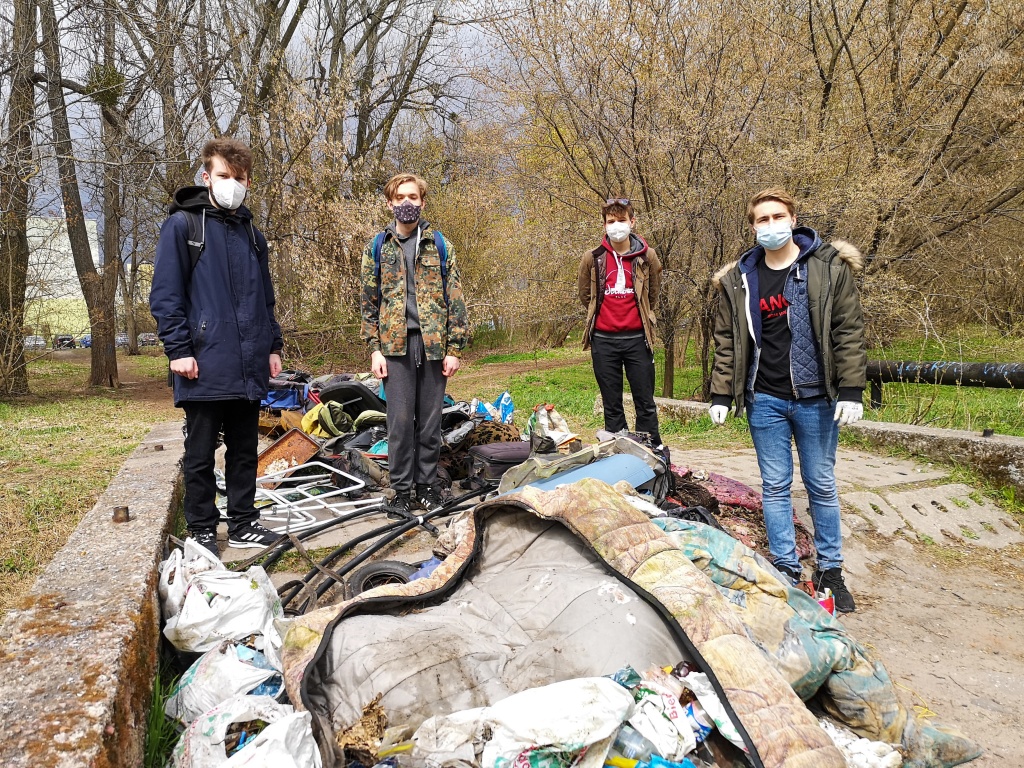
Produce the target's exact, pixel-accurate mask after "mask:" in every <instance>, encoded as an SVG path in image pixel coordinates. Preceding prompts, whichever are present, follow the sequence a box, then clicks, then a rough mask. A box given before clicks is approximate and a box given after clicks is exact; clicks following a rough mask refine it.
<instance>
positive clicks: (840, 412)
mask: <svg viewBox="0 0 1024 768" xmlns="http://www.w3.org/2000/svg"><path fill="white" fill-rule="evenodd" d="M863 418H864V405H863V404H862V403H854V402H851V401H849V400H840V401H839V402H838V403H836V415H835V416H834V417H833V418H832V420H833V421H838V422H839V426H840V427H845V426H846V425H847V424H856V423H857V422H858V421H860V420H861V419H863Z"/></svg>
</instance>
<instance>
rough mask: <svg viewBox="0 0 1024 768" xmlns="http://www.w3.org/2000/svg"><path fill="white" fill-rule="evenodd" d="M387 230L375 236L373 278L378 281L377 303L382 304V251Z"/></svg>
mask: <svg viewBox="0 0 1024 768" xmlns="http://www.w3.org/2000/svg"><path fill="white" fill-rule="evenodd" d="M387 234H388V233H387V232H378V233H377V234H376V235H375V236H374V238H373V279H374V280H375V281H377V305H378V306H380V298H381V292H380V252H381V249H382V248H383V247H384V238H385V237H387Z"/></svg>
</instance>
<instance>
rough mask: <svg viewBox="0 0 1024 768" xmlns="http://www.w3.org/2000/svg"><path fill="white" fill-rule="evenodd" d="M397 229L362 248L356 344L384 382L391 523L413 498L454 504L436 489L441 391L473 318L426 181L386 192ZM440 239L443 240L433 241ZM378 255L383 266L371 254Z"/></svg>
mask: <svg viewBox="0 0 1024 768" xmlns="http://www.w3.org/2000/svg"><path fill="white" fill-rule="evenodd" d="M384 196H385V197H386V198H387V205H388V208H389V209H390V210H391V211H392V213H394V215H395V218H394V220H393V221H392V222H391V223H390V224H389V225H388V226H387V228H386V229H385V230H384V236H383V241H382V242H381V243H380V244H379V246H378V248H376V249H375V247H374V244H375V240H376V239H377V238H374V240H371V241H370V242H369V243H367V245H366V248H364V249H363V262H362V291H361V295H360V301H359V307H360V313H361V315H362V327H361V332H360V335H361V336H362V339H363V341H365V342H366V344H367V346H368V347H369V348H370V364H371V368H372V370H373V374H374V376H376V377H377V378H378V379H381V380H383V381H384V382H385V393H386V397H387V403H388V409H387V417H388V467H389V469H390V474H391V488H392V490H394V491H395V497H394V499H393V500H392V501H391V503H390V504H389V506H388V511H389V512H390V513H391V514H394V515H399V516H407V515H409V513H410V510H411V507H412V502H413V500H414V499H415V500H416V501H418V502H419V504H420V505H421V506H423V507H424V508H425V509H427V510H432V509H437V508H438V507H440V506H441V505H442V504H443V503H444V502H445V501H446V500H447V499H448V498H450V495H449V494H448V492H447V490H446V489H444V488H442V487H441V485H440V484H439V483H438V481H437V460H438V457H439V455H440V451H441V409H442V407H443V404H444V391H445V383H446V382H447V380H448V379H449V378H450V377H452V376H454V375H455V372H456V371H458V370H459V355H460V353H461V351H462V349H463V347H465V345H466V342H467V340H468V336H469V317H468V315H467V312H466V302H465V300H464V299H463V296H462V281H461V279H460V276H459V269H458V265H457V263H456V260H455V252H454V249H453V248H452V244H451V243H450V242H449V241H448V240H447V239H445V240H444V241H443V243H444V253H441V252H440V251H439V250H438V247H437V242H436V240H435V233H434V231H433V230H432V229H431V228H430V224H429V223H428V222H427V221H425V220H424V219H423V218H422V216H421V214H422V212H423V207H424V202H425V198H426V196H427V184H426V182H425V181H424V180H423V179H421V178H419V177H418V176H415V175H413V174H411V173H400V174H398V175H396V176H394V177H392V178H391V180H390V181H388V183H387V184H386V185H385V186H384ZM438 236H439V237H442V236H441V235H440V234H439V233H438ZM375 250H376V251H377V253H379V257H378V256H377V254H375Z"/></svg>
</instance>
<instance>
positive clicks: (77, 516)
mask: <svg viewBox="0 0 1024 768" xmlns="http://www.w3.org/2000/svg"><path fill="white" fill-rule="evenodd" d="M119 364H120V371H121V378H122V381H123V382H124V384H125V385H124V386H123V387H122V388H121V389H120V390H117V391H112V390H105V389H94V388H90V387H88V386H87V382H88V378H89V351H88V350H75V351H73V352H61V353H56V354H54V355H47V356H44V357H41V358H40V359H38V360H36V361H34V362H32V363H30V364H29V386H30V387H31V390H32V394H31V395H28V396H25V397H21V398H17V399H12V400H8V401H6V402H4V403H0V527H2V530H3V531H4V534H5V535H4V536H3V537H2V539H0V612H3V611H5V610H6V609H7V608H9V607H10V605H11V604H12V603H13V602H14V600H16V599H17V597H19V596H20V595H21V594H23V593H24V592H25V591H26V590H27V589H28V588H29V586H30V585H31V583H32V581H33V580H34V579H35V577H36V576H37V575H38V573H39V571H40V569H42V568H43V567H45V566H46V564H47V563H48V562H49V561H50V559H51V558H52V556H53V554H54V552H56V551H57V550H58V549H59V548H60V547H62V546H63V545H64V543H65V542H66V541H67V538H68V536H69V535H70V534H71V532H72V531H73V530H74V529H75V526H77V525H78V522H79V520H81V518H82V516H83V515H84V514H85V513H86V512H87V511H89V509H91V508H92V506H93V504H95V503H96V499H97V498H98V497H99V496H100V494H101V493H102V492H103V490H104V489H105V488H106V487H107V485H108V484H109V482H110V479H111V478H112V477H113V476H114V474H115V473H116V472H117V471H118V469H119V468H120V465H121V463H122V462H123V461H124V457H125V456H127V455H128V454H129V453H131V451H133V450H134V449H135V447H136V446H137V445H138V444H139V442H140V441H141V439H142V438H143V437H144V436H145V435H146V433H147V432H148V431H149V429H150V428H151V427H152V425H153V424H155V423H157V422H161V421H166V420H169V419H177V418H180V415H179V412H178V411H176V410H175V409H174V408H173V405H172V403H171V398H170V393H169V392H168V390H167V389H166V387H164V386H163V382H164V381H165V379H166V372H167V363H166V358H163V357H162V356H157V355H156V354H144V355H137V356H134V357H127V356H120V357H119Z"/></svg>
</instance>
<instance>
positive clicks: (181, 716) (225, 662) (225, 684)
mask: <svg viewBox="0 0 1024 768" xmlns="http://www.w3.org/2000/svg"><path fill="white" fill-rule="evenodd" d="M240 649H244V650H242V652H241V653H239V651H240ZM254 653H257V652H252V651H249V649H248V648H245V646H238V645H235V644H234V643H232V642H228V641H226V642H223V643H221V644H220V645H218V646H217V647H216V648H214V649H213V650H212V651H207V652H206V653H205V654H203V656H202V658H200V659H199V660H198V661H196V663H195V664H193V665H192V666H191V667H189V668H188V671H187V672H185V674H184V675H182V676H181V679H180V680H179V681H178V684H177V685H176V686H175V688H174V690H173V691H171V695H170V696H169V697H168V699H167V701H166V703H165V704H164V713H165V714H166V715H167V716H168V717H170V718H173V719H175V720H179V721H181V722H182V723H184V724H185V725H188V724H189V723H191V722H192V721H193V720H195V719H196V718H197V717H199V716H200V715H202V714H203V713H204V712H208V711H209V710H211V709H213V708H214V707H216V706H217V705H218V704H220V703H221V702H222V701H226V700H227V699H230V698H231V697H232V696H238V695H239V694H245V693H248V692H249V691H251V690H252V689H253V688H256V687H257V686H258V685H259V684H260V683H262V682H264V681H266V680H268V679H269V678H271V677H273V676H274V675H275V674H276V673H275V671H274V670H273V669H271V668H270V667H269V664H267V668H266V669H264V668H261V667H260V666H258V664H259V660H262V661H264V663H266V660H265V658H263V656H262V654H260V657H259V660H250V659H251V657H252V656H253V654H254ZM240 656H241V658H240Z"/></svg>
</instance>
